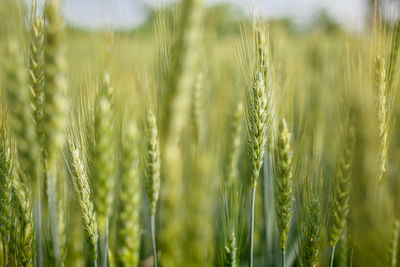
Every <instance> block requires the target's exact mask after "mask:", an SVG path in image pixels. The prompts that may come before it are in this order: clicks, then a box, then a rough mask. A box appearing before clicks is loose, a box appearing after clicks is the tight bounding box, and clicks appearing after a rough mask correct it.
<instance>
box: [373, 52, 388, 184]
mask: <svg viewBox="0 0 400 267" xmlns="http://www.w3.org/2000/svg"><path fill="white" fill-rule="evenodd" d="M375 88H376V90H377V92H378V120H379V126H378V128H379V139H380V147H379V161H380V162H379V176H378V183H379V182H380V181H381V180H382V178H383V176H384V175H385V173H386V167H387V150H388V142H389V137H388V131H389V130H388V128H389V118H388V105H387V100H388V90H387V86H386V67H385V60H384V59H383V58H382V57H380V56H377V58H376V61H375Z"/></svg>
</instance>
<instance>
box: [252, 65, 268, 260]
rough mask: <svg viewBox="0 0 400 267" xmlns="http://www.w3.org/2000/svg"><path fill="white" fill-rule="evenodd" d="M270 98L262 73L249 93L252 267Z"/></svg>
mask: <svg viewBox="0 0 400 267" xmlns="http://www.w3.org/2000/svg"><path fill="white" fill-rule="evenodd" d="M270 99H271V98H270V97H269V96H268V94H267V92H266V90H265V83H264V77H263V74H262V73H261V72H257V73H256V76H255V81H254V86H253V88H252V90H251V91H250V92H247V128H248V147H249V163H250V181H251V185H252V197H251V222H250V265H249V266H250V267H252V266H253V249H254V247H253V245H254V244H253V243H254V203H255V194H256V188H257V181H258V177H259V174H260V170H261V166H262V163H263V157H264V151H265V144H266V141H267V129H268V128H269V126H270V125H271V120H272V116H271V105H270Z"/></svg>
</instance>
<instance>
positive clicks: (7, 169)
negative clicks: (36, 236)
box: [0, 115, 14, 266]
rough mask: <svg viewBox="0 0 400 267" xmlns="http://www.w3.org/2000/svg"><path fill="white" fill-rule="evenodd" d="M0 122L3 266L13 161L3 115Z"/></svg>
mask: <svg viewBox="0 0 400 267" xmlns="http://www.w3.org/2000/svg"><path fill="white" fill-rule="evenodd" d="M3 116H4V115H3ZM0 123H1V125H0V192H1V195H0V234H1V240H2V242H3V252H4V253H3V259H4V266H7V263H8V261H7V247H8V243H9V240H10V229H11V221H12V199H13V194H12V182H13V179H14V174H13V171H14V161H13V158H12V154H11V146H10V139H9V138H10V137H9V131H8V129H7V125H6V122H5V117H3V118H2V121H1V122H0Z"/></svg>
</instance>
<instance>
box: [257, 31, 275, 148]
mask: <svg viewBox="0 0 400 267" xmlns="http://www.w3.org/2000/svg"><path fill="white" fill-rule="evenodd" d="M255 34H256V41H257V57H258V58H257V63H258V68H259V70H260V72H261V73H262V74H263V77H264V86H265V90H266V91H267V94H268V96H269V98H270V100H269V105H270V108H269V112H270V114H271V115H274V114H275V107H274V104H275V103H274V101H273V100H272V99H273V95H274V91H273V87H272V64H271V62H270V55H269V50H268V44H267V41H268V40H267V37H266V36H265V32H264V29H263V28H262V27H258V28H257V29H256V31H255ZM273 121H274V116H272V118H271V125H272V127H274V122H273ZM273 134H274V131H269V132H268V133H267V138H268V139H267V147H268V149H272V148H271V145H273V140H272V139H273Z"/></svg>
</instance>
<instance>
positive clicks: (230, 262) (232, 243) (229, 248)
mask: <svg viewBox="0 0 400 267" xmlns="http://www.w3.org/2000/svg"><path fill="white" fill-rule="evenodd" d="M236 252H237V244H236V235H235V232H232V233H231V234H230V235H229V239H228V242H227V243H226V245H225V257H224V259H225V261H224V266H225V267H236V266H237V263H236V258H237V255H236Z"/></svg>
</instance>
